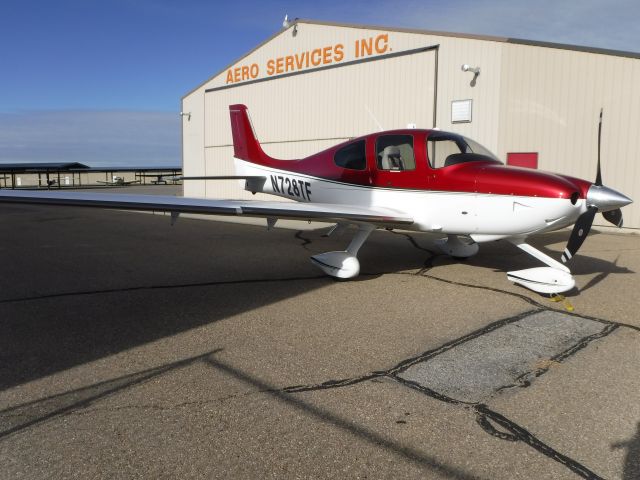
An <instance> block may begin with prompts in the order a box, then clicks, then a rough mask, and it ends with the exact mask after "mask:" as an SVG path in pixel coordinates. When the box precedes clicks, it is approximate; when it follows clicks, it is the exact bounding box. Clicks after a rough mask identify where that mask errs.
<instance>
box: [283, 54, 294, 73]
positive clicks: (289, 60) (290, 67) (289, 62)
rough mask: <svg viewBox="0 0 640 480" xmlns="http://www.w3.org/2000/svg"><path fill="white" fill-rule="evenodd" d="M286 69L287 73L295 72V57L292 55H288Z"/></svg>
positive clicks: (285, 60)
mask: <svg viewBox="0 0 640 480" xmlns="http://www.w3.org/2000/svg"><path fill="white" fill-rule="evenodd" d="M284 67H285V71H287V72H288V71H289V70H291V71H293V57H292V56H291V55H287V56H286V57H285V59H284Z"/></svg>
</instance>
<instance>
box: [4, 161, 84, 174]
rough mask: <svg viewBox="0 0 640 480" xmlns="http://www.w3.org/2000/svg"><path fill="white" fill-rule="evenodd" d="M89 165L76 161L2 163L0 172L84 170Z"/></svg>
mask: <svg viewBox="0 0 640 480" xmlns="http://www.w3.org/2000/svg"><path fill="white" fill-rule="evenodd" d="M88 168H89V167H88V166H87V165H85V164H83V163H78V162H41V163H2V164H0V172H12V171H13V172H26V171H29V170H84V169H88Z"/></svg>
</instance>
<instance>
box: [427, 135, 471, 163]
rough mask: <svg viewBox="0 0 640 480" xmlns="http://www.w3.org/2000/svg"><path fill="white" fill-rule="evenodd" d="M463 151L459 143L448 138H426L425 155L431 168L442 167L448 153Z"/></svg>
mask: <svg viewBox="0 0 640 480" xmlns="http://www.w3.org/2000/svg"><path fill="white" fill-rule="evenodd" d="M456 153H463V151H462V149H461V148H460V145H458V143H456V142H455V141H454V140H453V139H450V138H435V139H431V138H429V139H428V140H427V156H428V157H429V165H431V168H442V167H444V166H445V162H446V160H447V158H449V155H454V154H456Z"/></svg>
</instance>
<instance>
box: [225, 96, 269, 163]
mask: <svg viewBox="0 0 640 480" xmlns="http://www.w3.org/2000/svg"><path fill="white" fill-rule="evenodd" d="M229 115H230V117H231V135H232V136H233V154H234V156H235V157H236V158H239V159H241V160H247V161H249V162H254V163H265V161H268V160H269V157H268V156H267V155H266V154H265V153H264V151H263V150H262V147H261V146H260V142H258V139H257V138H256V134H255V132H254V130H253V125H252V124H251V120H250V119H249V112H248V109H247V107H246V105H242V104H236V105H229Z"/></svg>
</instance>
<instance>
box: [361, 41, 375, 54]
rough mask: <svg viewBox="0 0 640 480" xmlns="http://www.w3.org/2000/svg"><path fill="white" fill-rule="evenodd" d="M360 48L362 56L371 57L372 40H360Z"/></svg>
mask: <svg viewBox="0 0 640 480" xmlns="http://www.w3.org/2000/svg"><path fill="white" fill-rule="evenodd" d="M360 46H361V47H362V56H365V55H371V54H372V53H373V39H372V38H369V39H362V42H361V43H360Z"/></svg>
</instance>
